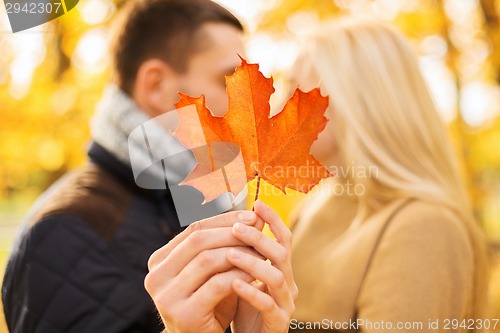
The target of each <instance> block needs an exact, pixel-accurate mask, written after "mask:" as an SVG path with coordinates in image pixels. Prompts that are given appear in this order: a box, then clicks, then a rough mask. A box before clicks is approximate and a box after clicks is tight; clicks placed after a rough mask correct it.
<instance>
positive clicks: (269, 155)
mask: <svg viewBox="0 0 500 333" xmlns="http://www.w3.org/2000/svg"><path fill="white" fill-rule="evenodd" d="M241 60H242V64H241V65H240V66H238V67H237V68H236V70H235V72H234V73H233V74H232V75H230V76H226V93H227V95H228V99H229V104H228V106H229V108H228V110H229V111H228V112H227V113H226V114H225V115H224V116H223V117H216V116H214V115H213V114H212V113H211V112H210V111H209V109H208V108H207V107H206V105H205V97H204V96H203V95H202V96H201V97H198V98H192V97H189V96H187V95H185V94H182V93H179V95H180V100H179V102H178V103H177V104H176V105H175V106H176V108H177V112H178V117H179V127H178V128H177V130H176V131H175V132H174V136H175V137H176V138H177V139H178V140H179V141H180V142H181V143H182V144H183V145H184V146H186V147H187V148H189V149H191V151H192V152H193V154H194V155H195V157H196V159H197V161H198V164H197V166H196V167H195V168H194V169H193V170H192V171H191V173H190V174H189V175H188V176H187V177H186V179H185V180H184V181H183V182H182V183H181V185H191V186H193V187H195V188H197V189H198V190H199V191H200V192H202V193H203V195H204V196H205V202H208V201H211V200H213V199H215V198H216V197H218V196H219V195H221V194H224V193H226V192H231V193H232V194H233V195H234V196H236V195H237V194H238V193H239V192H241V191H242V190H243V187H244V186H245V185H246V183H247V182H249V181H251V180H252V179H254V178H255V177H258V181H260V179H261V178H262V179H264V180H265V181H267V182H268V183H270V184H272V185H274V186H276V187H277V188H279V189H280V190H281V191H282V192H284V193H285V188H290V189H293V190H296V191H299V192H303V193H307V192H309V191H310V190H311V189H312V187H314V186H315V185H316V184H318V182H319V181H320V180H321V179H322V178H325V177H329V176H332V174H331V173H330V172H329V171H328V169H326V168H325V166H323V165H322V164H321V163H320V162H319V161H317V160H316V159H315V158H314V157H313V156H312V155H311V154H310V153H309V150H310V147H311V145H312V143H313V142H314V141H315V140H316V139H317V137H318V134H319V132H321V131H322V130H323V129H324V127H325V125H326V123H327V121H328V120H327V119H326V118H325V116H324V113H325V110H326V108H327V107H328V97H324V96H321V94H320V91H319V89H317V88H316V89H313V90H311V91H310V92H307V93H306V92H303V91H301V90H300V89H296V90H295V93H294V94H293V96H292V97H291V98H290V99H289V100H288V102H287V103H286V105H285V106H284V108H283V110H282V111H281V112H280V113H278V114H276V115H274V116H273V117H269V115H270V106H269V98H270V96H271V94H272V93H273V92H274V87H273V80H272V78H266V77H264V75H262V73H260V72H259V66H258V64H249V63H247V62H246V61H245V60H244V59H243V58H241ZM188 106H191V107H188ZM225 143H227V144H225ZM202 146H206V147H207V150H203V149H199V147H202ZM243 165H244V168H243V167H242V166H243Z"/></svg>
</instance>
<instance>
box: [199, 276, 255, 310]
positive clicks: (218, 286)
mask: <svg viewBox="0 0 500 333" xmlns="http://www.w3.org/2000/svg"><path fill="white" fill-rule="evenodd" d="M236 279H239V280H241V281H245V282H252V281H254V280H255V278H254V277H252V276H251V275H250V274H248V273H246V272H244V271H242V270H240V269H237V268H233V269H231V270H230V271H227V272H224V273H220V274H217V275H214V276H212V277H211V278H210V279H209V280H208V281H207V282H206V283H205V284H203V285H202V286H201V287H200V288H198V290H196V291H195V292H194V293H193V294H192V295H191V296H190V297H189V300H190V301H191V302H192V304H193V305H194V306H196V307H199V308H200V309H208V310H210V309H214V308H215V307H216V306H217V304H219V303H220V302H221V301H222V300H223V299H224V298H226V297H227V296H229V295H231V294H232V293H233V287H232V284H233V281H234V280H236Z"/></svg>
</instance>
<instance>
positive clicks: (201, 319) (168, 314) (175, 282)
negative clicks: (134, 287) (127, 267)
mask: <svg viewBox="0 0 500 333" xmlns="http://www.w3.org/2000/svg"><path fill="white" fill-rule="evenodd" d="M237 222H239V223H241V224H244V225H247V226H249V227H250V226H251V227H252V229H254V230H255V231H256V232H260V230H261V229H262V227H263V221H262V220H261V219H258V218H257V217H256V215H255V213H253V212H250V211H236V212H229V213H226V214H222V215H219V216H215V217H212V218H209V219H205V220H202V221H198V222H195V223H193V224H191V225H190V226H189V227H188V228H187V229H186V230H184V231H183V232H182V233H180V234H179V235H177V236H176V237H175V238H174V239H172V240H171V241H170V242H169V243H168V244H167V245H165V246H163V247H162V248H160V249H159V250H157V251H156V252H155V253H153V255H152V256H151V258H150V259H149V262H148V268H149V274H148V275H147V276H146V279H145V287H146V290H147V291H148V292H149V294H150V295H151V297H152V298H153V300H154V302H155V305H156V307H157V309H158V311H159V313H160V315H161V317H162V320H163V322H164V324H165V328H166V331H167V332H168V333H176V332H182V333H185V332H207V333H219V332H220V333H222V332H224V331H225V329H226V328H227V327H228V326H229V324H230V323H231V321H232V319H233V318H234V316H235V312H236V307H237V296H236V295H235V293H234V291H233V289H232V288H233V287H232V285H233V281H234V280H236V279H238V280H241V281H245V282H247V283H250V282H252V281H253V280H255V278H254V277H252V276H251V275H250V274H248V273H247V272H244V271H243V270H241V269H238V268H236V267H234V265H232V264H231V263H230V262H229V261H228V259H227V257H228V251H229V250H230V249H231V248H236V249H238V251H240V252H241V253H245V254H246V255H251V256H255V257H261V256H260V255H259V254H258V253H257V252H256V251H255V250H253V249H251V248H250V247H248V246H247V245H246V244H245V243H244V242H242V241H241V240H239V239H237V238H236V237H235V236H234V235H233V230H232V227H233V225H234V224H235V223H237Z"/></svg>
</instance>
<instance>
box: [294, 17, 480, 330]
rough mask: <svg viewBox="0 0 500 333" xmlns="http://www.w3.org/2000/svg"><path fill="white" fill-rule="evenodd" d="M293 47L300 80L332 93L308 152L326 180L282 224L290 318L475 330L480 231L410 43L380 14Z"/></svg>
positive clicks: (310, 323)
mask: <svg viewBox="0 0 500 333" xmlns="http://www.w3.org/2000/svg"><path fill="white" fill-rule="evenodd" d="M302 49H303V50H304V51H303V53H302V54H301V55H300V57H299V60H298V62H297V65H296V77H297V78H298V82H299V84H300V85H301V88H303V89H305V90H308V89H310V88H312V87H314V86H316V85H318V83H319V84H320V87H321V90H322V93H323V94H327V95H329V96H330V103H331V104H330V105H331V107H330V109H329V112H330V116H329V118H330V119H331V121H330V122H329V123H328V125H327V127H326V129H325V131H324V132H323V133H321V134H320V137H319V139H318V140H317V141H316V142H315V144H314V145H313V147H312V153H313V154H314V155H315V156H316V157H317V158H318V159H319V160H320V161H322V162H323V163H324V164H325V165H328V166H331V168H332V170H333V171H335V172H336V174H337V182H336V183H334V184H330V185H331V187H330V190H328V191H327V194H325V191H319V192H318V195H315V196H313V197H312V198H311V199H310V200H309V202H307V203H306V204H304V205H303V207H302V208H301V210H300V213H299V218H298V220H297V223H296V226H295V228H294V230H293V234H294V241H293V247H292V252H293V256H292V258H293V259H292V267H293V270H294V275H295V280H296V282H297V285H298V287H299V290H300V295H299V297H298V299H297V302H296V312H295V315H294V319H293V320H292V322H291V328H292V329H304V330H305V329H306V328H308V329H307V331H308V332H312V331H314V330H312V328H316V329H319V328H321V329H323V330H324V329H334V330H345V331H355V332H433V331H434V332H438V331H445V330H451V331H468V329H469V330H470V331H480V328H481V326H482V322H481V321H480V320H478V321H474V319H480V318H482V317H481V316H482V315H483V313H484V312H483V311H484V305H485V303H486V300H485V297H486V290H487V280H488V277H487V258H486V249H485V243H484V242H483V239H482V236H481V233H480V230H479V228H478V227H477V225H476V224H475V221H474V219H473V216H472V214H471V208H470V205H469V202H468V199H467V193H466V190H465V188H464V186H463V184H462V182H461V180H460V176H459V172H458V168H457V163H456V161H455V157H454V155H453V151H452V148H451V145H450V141H449V139H448V137H447V133H446V129H445V127H444V126H443V123H442V121H441V119H440V118H439V116H438V113H437V112H436V108H435V106H434V104H433V101H432V98H431V96H430V94H429V91H428V88H427V87H426V85H425V83H424V79H423V78H422V75H421V73H420V72H419V68H418V63H417V58H416V56H415V54H414V52H413V50H412V47H411V46H410V45H409V43H408V42H407V41H406V40H405V38H404V37H403V36H402V35H401V34H399V33H397V32H395V31H394V30H393V29H391V28H389V27H387V26H385V25H383V24H381V23H377V22H372V21H361V20H357V19H348V20H341V21H338V22H337V23H335V24H333V25H329V26H327V27H322V29H321V31H319V32H318V33H316V34H314V35H312V36H310V37H309V39H308V42H307V45H306V46H305V47H303V48H302ZM464 319H465V322H464V321H463V320H464ZM457 323H458V325H456V324H457ZM464 325H465V326H464ZM457 326H458V327H457ZM464 327H465V328H464Z"/></svg>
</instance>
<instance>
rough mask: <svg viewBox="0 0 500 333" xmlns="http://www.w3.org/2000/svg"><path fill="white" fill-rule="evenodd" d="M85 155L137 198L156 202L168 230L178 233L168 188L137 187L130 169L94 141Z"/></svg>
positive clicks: (175, 214)
mask: <svg viewBox="0 0 500 333" xmlns="http://www.w3.org/2000/svg"><path fill="white" fill-rule="evenodd" d="M87 154H88V156H89V158H90V162H91V163H94V164H97V165H99V166H100V167H102V168H103V169H104V170H106V171H108V172H109V173H110V174H111V175H113V176H114V177H116V178H117V179H118V180H119V181H120V182H121V183H122V184H123V185H125V186H126V187H127V188H129V189H130V190H131V191H132V192H134V193H136V194H137V195H138V196H141V197H145V198H147V199H148V200H150V201H154V202H156V203H157V204H158V205H159V208H160V210H161V212H162V215H165V218H166V221H167V224H168V227H169V229H170V230H173V231H179V230H180V229H181V227H180V223H179V221H178V218H177V213H176V211H175V205H174V202H173V199H172V195H171V193H170V190H169V189H168V188H167V189H158V190H151V189H145V188H142V187H139V186H138V185H137V184H136V182H135V179H134V174H133V172H132V168H131V167H130V166H129V165H126V164H125V163H123V162H121V161H120V160H118V159H117V158H116V157H115V156H114V155H113V154H111V153H110V152H109V151H107V150H106V149H105V148H104V147H102V146H101V145H99V144H98V143H97V142H95V141H92V142H91V143H90V145H89V148H88V149H87Z"/></svg>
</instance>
